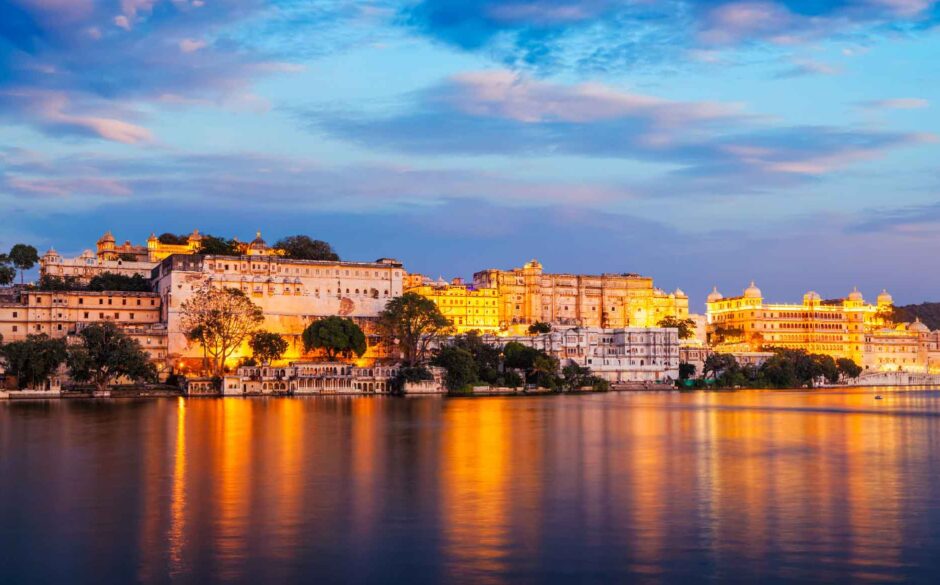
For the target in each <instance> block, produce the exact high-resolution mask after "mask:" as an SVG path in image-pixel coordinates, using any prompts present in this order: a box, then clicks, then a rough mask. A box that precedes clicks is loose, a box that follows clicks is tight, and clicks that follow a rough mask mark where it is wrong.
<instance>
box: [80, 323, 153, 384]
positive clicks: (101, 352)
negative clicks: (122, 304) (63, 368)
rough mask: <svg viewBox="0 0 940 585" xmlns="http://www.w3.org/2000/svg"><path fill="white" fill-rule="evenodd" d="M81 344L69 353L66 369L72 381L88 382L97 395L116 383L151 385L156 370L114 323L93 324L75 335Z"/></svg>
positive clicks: (134, 342) (133, 340)
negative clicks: (126, 382) (123, 381)
mask: <svg viewBox="0 0 940 585" xmlns="http://www.w3.org/2000/svg"><path fill="white" fill-rule="evenodd" d="M78 337H79V339H81V344H80V345H77V346H74V347H72V348H70V349H69V352H68V366H69V373H70V374H71V376H72V379H73V380H75V381H77V382H91V383H92V384H94V385H95V387H96V388H97V389H98V390H99V391H104V390H107V388H108V385H109V384H110V383H111V382H113V381H115V380H117V379H119V378H128V379H131V380H134V381H135V382H153V381H156V379H157V370H156V368H155V367H154V365H153V364H152V363H150V360H149V359H148V357H147V353H146V352H145V351H144V350H143V348H142V347H141V346H140V344H139V343H138V342H137V340H135V339H132V338H131V337H130V336H129V335H127V334H126V333H124V332H123V331H121V329H120V328H119V327H118V326H117V325H115V324H114V323H107V322H105V323H95V324H92V325H88V326H87V327H84V328H83V329H81V330H80V331H79V332H78Z"/></svg>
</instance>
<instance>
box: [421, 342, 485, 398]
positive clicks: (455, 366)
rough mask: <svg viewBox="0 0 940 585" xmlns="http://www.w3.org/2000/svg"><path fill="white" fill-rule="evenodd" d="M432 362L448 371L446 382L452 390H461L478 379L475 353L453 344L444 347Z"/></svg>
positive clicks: (445, 377)
mask: <svg viewBox="0 0 940 585" xmlns="http://www.w3.org/2000/svg"><path fill="white" fill-rule="evenodd" d="M432 363H433V364H434V365H436V366H440V367H442V368H444V369H445V370H446V371H447V374H446V375H445V376H444V384H445V385H446V386H447V389H448V390H450V391H456V390H461V389H463V388H466V387H467V386H469V385H471V384H473V383H474V382H476V381H477V364H476V361H475V360H474V359H473V354H471V353H470V352H469V351H467V350H465V349H461V348H459V347H455V346H453V345H450V346H447V347H444V348H442V349H441V350H440V351H439V352H438V353H437V355H436V356H434V359H433V360H432Z"/></svg>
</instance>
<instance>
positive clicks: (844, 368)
mask: <svg viewBox="0 0 940 585" xmlns="http://www.w3.org/2000/svg"><path fill="white" fill-rule="evenodd" d="M836 367H837V368H838V369H839V373H840V374H842V377H843V378H845V379H846V380H854V379H855V378H858V377H859V376H861V375H862V367H861V366H859V365H858V364H856V363H855V361H854V360H852V359H849V358H839V359H837V360H836Z"/></svg>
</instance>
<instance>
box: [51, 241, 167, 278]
mask: <svg viewBox="0 0 940 585" xmlns="http://www.w3.org/2000/svg"><path fill="white" fill-rule="evenodd" d="M154 266H155V263H153V262H150V261H147V260H143V261H141V260H125V259H123V258H121V257H118V258H116V259H107V258H104V257H102V256H99V255H96V254H95V253H94V252H92V251H91V250H85V251H84V252H82V254H81V255H79V256H76V257H75V258H63V257H62V256H61V255H59V253H58V252H56V251H55V249H54V248H53V249H50V250H49V251H48V252H46V253H45V254H43V255H42V257H40V258H39V274H40V276H46V277H53V278H58V279H61V280H68V281H72V282H75V283H76V284H80V285H87V284H88V283H89V282H91V279H92V278H94V277H96V276H98V275H100V274H103V273H105V272H110V273H113V274H121V275H123V276H142V277H144V278H148V279H149V278H150V272H151V271H152V270H153V267H154Z"/></svg>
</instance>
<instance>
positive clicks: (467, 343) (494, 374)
mask: <svg viewBox="0 0 940 585" xmlns="http://www.w3.org/2000/svg"><path fill="white" fill-rule="evenodd" d="M451 345H453V346H454V347H457V348H460V349H462V350H464V351H466V352H468V353H469V354H470V355H471V356H473V361H474V363H475V364H476V368H477V379H479V380H480V381H481V382H486V383H487V384H501V383H502V381H501V380H500V378H502V377H503V376H502V374H501V372H500V362H501V360H502V355H501V354H502V352H501V351H500V348H499V347H497V346H494V345H491V344H489V343H485V342H484V341H483V339H482V338H481V337H480V335H479V333H476V332H474V331H471V332H469V333H466V334H465V335H460V336H458V337H456V338H454V340H453V342H452V343H451Z"/></svg>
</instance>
